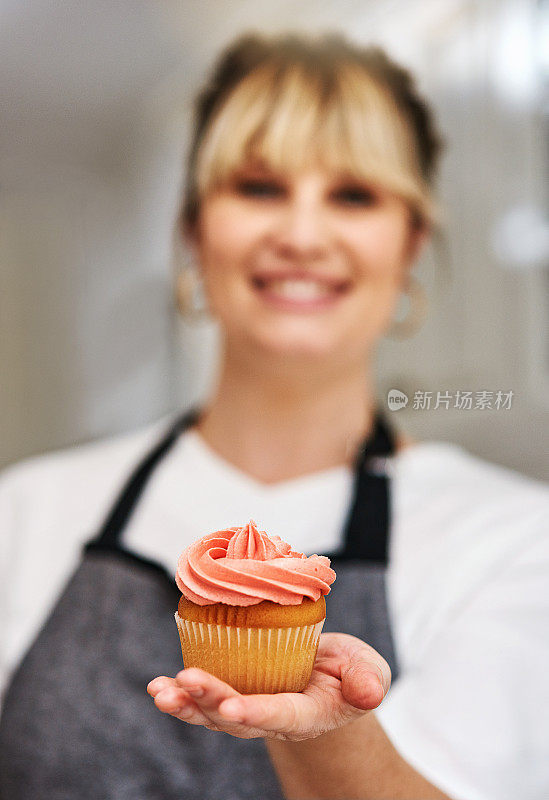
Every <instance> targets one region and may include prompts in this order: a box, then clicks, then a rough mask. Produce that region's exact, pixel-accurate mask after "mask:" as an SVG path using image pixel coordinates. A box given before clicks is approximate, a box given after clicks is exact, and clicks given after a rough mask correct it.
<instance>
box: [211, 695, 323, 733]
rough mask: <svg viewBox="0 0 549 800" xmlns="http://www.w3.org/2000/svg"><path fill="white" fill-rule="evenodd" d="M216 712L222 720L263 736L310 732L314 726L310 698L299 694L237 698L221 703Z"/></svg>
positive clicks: (239, 696)
mask: <svg viewBox="0 0 549 800" xmlns="http://www.w3.org/2000/svg"><path fill="white" fill-rule="evenodd" d="M219 711H220V713H221V714H222V715H223V716H224V717H225V718H226V719H231V720H233V721H235V722H239V723H241V724H242V725H246V726H248V727H250V728H256V729H258V730H262V731H264V732H265V734H270V733H278V732H281V731H283V732H284V733H285V734H289V735H290V734H294V733H298V730H299V729H301V728H303V729H308V730H309V729H311V728H313V727H314V726H315V723H316V719H315V718H316V714H317V711H316V709H315V707H314V703H313V701H312V700H311V698H310V697H307V696H306V695H303V694H286V693H282V694H255V695H238V697H234V698H228V699H226V700H223V702H222V703H221V705H220V706H219Z"/></svg>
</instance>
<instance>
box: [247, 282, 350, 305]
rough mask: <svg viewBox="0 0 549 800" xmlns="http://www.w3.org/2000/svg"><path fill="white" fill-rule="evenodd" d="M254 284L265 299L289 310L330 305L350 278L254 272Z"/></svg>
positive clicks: (345, 290)
mask: <svg viewBox="0 0 549 800" xmlns="http://www.w3.org/2000/svg"><path fill="white" fill-rule="evenodd" d="M252 285H253V287H254V289H255V290H256V291H257V292H258V293H259V294H260V295H261V298H262V299H263V300H264V301H266V302H267V303H269V304H270V305H273V306H275V307H277V308H280V309H284V310H288V311H315V310H321V309H325V308H329V307H330V306H333V305H334V304H335V303H337V302H338V301H339V300H340V298H341V297H342V296H343V295H344V294H346V292H347V291H348V289H349V287H350V283H349V282H348V281H341V280H329V279H326V278H318V279H317V278H312V277H294V276H290V277H279V276H276V277H265V276H254V277H253V278H252Z"/></svg>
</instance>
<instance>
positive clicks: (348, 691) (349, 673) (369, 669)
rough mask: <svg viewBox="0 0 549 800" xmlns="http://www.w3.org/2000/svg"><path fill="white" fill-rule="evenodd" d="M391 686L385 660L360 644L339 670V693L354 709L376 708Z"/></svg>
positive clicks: (368, 647)
mask: <svg viewBox="0 0 549 800" xmlns="http://www.w3.org/2000/svg"><path fill="white" fill-rule="evenodd" d="M390 685H391V669H390V667H389V665H388V664H387V662H386V661H385V659H384V658H383V657H382V656H380V655H379V653H378V652H377V651H376V650H374V649H373V647H370V646H369V645H367V644H364V643H361V646H360V647H358V648H357V649H356V650H355V652H354V653H353V654H352V655H351V657H350V658H349V661H348V663H347V664H346V665H345V666H343V667H342V669H341V693H342V694H343V697H344V698H345V700H346V701H347V702H348V703H349V704H350V705H352V706H354V707H355V708H359V709H361V710H363V711H369V710H371V709H373V708H377V707H378V705H379V704H380V703H381V701H382V700H383V698H384V697H385V695H386V694H387V692H388V691H389V686H390Z"/></svg>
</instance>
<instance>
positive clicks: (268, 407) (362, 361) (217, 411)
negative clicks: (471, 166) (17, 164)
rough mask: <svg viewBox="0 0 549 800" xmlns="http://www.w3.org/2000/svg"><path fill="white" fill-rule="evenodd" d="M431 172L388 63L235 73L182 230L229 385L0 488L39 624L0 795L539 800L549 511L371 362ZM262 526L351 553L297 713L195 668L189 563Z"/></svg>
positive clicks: (237, 64)
mask: <svg viewBox="0 0 549 800" xmlns="http://www.w3.org/2000/svg"><path fill="white" fill-rule="evenodd" d="M438 149H439V147H438V137H437V135H436V132H435V131H434V128H433V123H432V120H431V117H430V114H429V112H428V110H427V108H426V106H425V104H424V102H423V101H422V100H421V99H420V98H419V97H418V95H417V93H416V91H415V88H414V86H413V83H412V82H411V80H410V78H409V76H408V75H407V73H405V72H404V71H403V70H401V69H400V68H398V67H397V66H395V65H394V64H393V63H392V62H390V61H389V60H388V59H387V58H386V57H385V56H384V55H383V54H382V53H381V52H379V51H378V50H361V49H359V48H355V47H353V46H351V45H349V44H348V43H346V42H344V41H342V40H341V39H338V38H328V39H322V40H319V41H316V42H308V41H306V40H304V39H301V38H296V37H283V38H280V39H277V40H273V41H268V40H263V39H261V38H260V37H246V38H244V39H242V40H240V41H238V42H236V43H235V44H234V45H233V47H232V48H230V49H229V50H228V51H227V52H226V53H225V54H224V56H223V57H222V59H221V60H220V62H219V64H218V66H217V69H216V71H215V73H214V75H213V77H212V80H211V82H210V84H209V85H208V86H207V87H206V89H205V90H204V92H203V94H202V95H201V97H200V100H199V106H198V124H197V128H196V134H195V140H194V144H193V148H192V153H191V160H190V169H189V176H188V190H187V196H186V202H185V207H184V214H183V219H184V227H185V231H186V234H187V236H188V239H189V242H190V243H191V245H192V247H193V249H194V255H195V259H196V264H197V266H198V268H199V271H200V275H201V278H202V280H203V284H204V290H205V294H206V297H207V301H208V306H209V309H210V312H211V313H212V314H213V315H214V316H215V317H216V318H217V319H218V320H219V322H220V324H221V328H222V331H223V334H224V346H223V357H222V363H221V369H220V375H219V381H218V384H217V387H216V389H215V391H214V392H213V395H212V397H211V398H210V400H209V402H208V403H206V404H205V406H204V407H203V408H202V409H200V410H197V411H192V412H190V413H189V414H186V415H184V416H183V417H182V418H181V419H180V420H177V422H176V423H175V425H172V426H171V427H170V430H169V431H168V432H167V433H165V432H164V433H161V432H160V431H159V429H158V427H157V426H155V427H154V429H152V430H150V429H149V430H148V431H146V432H144V433H141V434H138V435H136V436H133V437H130V438H129V439H127V438H125V439H124V440H123V441H117V442H114V443H108V444H102V445H96V446H94V447H92V448H84V449H80V450H79V451H78V452H76V453H74V452H73V453H72V454H71V453H69V454H61V455H58V456H54V457H53V458H50V459H41V460H39V461H36V462H31V463H30V464H28V465H24V466H22V467H19V468H16V469H15V470H14V471H13V472H12V473H11V474H9V475H8V476H7V477H6V478H5V484H4V490H3V498H4V500H3V502H4V505H5V506H6V507H9V509H10V510H11V513H12V514H13V521H12V523H11V524H12V529H11V530H12V532H13V534H14V536H15V533H16V532H17V534H18V536H19V539H18V542H17V544H16V545H14V547H15V552H14V555H13V557H12V559H11V560H10V571H11V573H12V578H11V579H12V580H13V581H15V582H17V580H18V579H17V574H19V576H21V575H24V576H25V578H26V581H25V582H23V580H22V579H21V577H19V584H18V585H19V586H21V585H22V584H23V583H24V588H23V589H20V590H19V594H18V593H17V591H14V593H13V597H14V598H15V601H14V604H17V603H18V602H19V605H20V608H21V610H23V609H25V610H28V613H29V616H33V619H34V620H35V622H34V627H35V628H36V626H37V623H40V624H42V623H43V625H42V628H41V631H40V633H39V635H38V637H37V638H36V640H35V641H34V642H32V643H31V638H32V637H31V634H30V628H29V629H27V631H26V633H25V634H24V635H20V636H19V640H18V641H17V636H16V635H15V634H12V635H11V639H10V648H9V652H8V660H9V661H11V664H13V666H14V667H15V662H16V660H17V658H16V656H17V657H18V658H20V657H21V655H22V650H23V649H24V648H25V647H26V646H28V645H30V647H29V649H28V652H27V654H26V656H25V657H24V658H23V660H22V662H21V664H20V665H19V667H18V668H17V669H16V670H15V671H14V675H13V678H12V680H11V684H10V687H9V688H8V690H7V692H6V698H5V710H4V715H3V718H2V723H1V726H0V740H1V741H0V754H1V755H0V787H1V790H2V792H3V794H2V797H9V798H10V800H17V798H20V797H21V798H22V797H29V796H32V797H35V798H41V797H48V798H58V797H59V798H61V797H79V798H85V797H94V798H97V797H116V798H130V797H131V798H135V797H143V798H163V800H166V798H172V797H173V798H176V797H177V798H180V797H182V796H185V797H189V798H195V797H196V798H209V797H212V798H213V797H222V798H233V797H234V798H248V797H249V798H256V797H263V798H275V797H278V798H279V797H281V796H283V794H285V795H286V796H287V797H301V798H305V797H307V798H313V797H314V798H337V797H340V798H343V797H345V798H383V797H386V798H399V797H400V798H412V797H414V798H416V797H417V798H419V797H421V798H446V797H452V798H471V799H472V798H496V797H497V798H498V800H501V798H507V797H509V798H510V797H515V796H521V797H528V798H534V797H541V796H542V793H543V788H544V787H545V788H547V786H548V780H549V779H548V775H547V769H546V766H545V761H547V759H544V758H543V757H542V756H543V755H544V753H545V754H546V744H543V743H544V742H546V741H547V740H549V736H546V733H547V732H546V730H545V729H546V726H547V722H546V721H545V719H539V720H538V718H537V717H538V714H537V708H538V707H540V704H541V705H543V704H542V699H543V697H544V696H545V695H544V694H543V692H546V691H547V690H546V688H544V685H543V683H542V678H543V672H542V669H543V663H544V660H545V659H544V658H543V656H547V650H548V643H547V637H546V636H545V638H544V637H543V635H540V634H541V631H540V626H539V624H537V623H534V625H533V626H532V620H533V619H534V615H533V614H531V613H529V612H530V611H532V612H535V614H539V613H540V611H541V609H542V608H543V605H542V604H543V602H545V604H546V605H547V596H546V594H547V593H546V591H545V589H544V586H545V581H546V577H547V563H548V558H549V557H548V553H547V540H546V537H545V536H544V530H545V527H546V520H547V512H548V510H549V495H548V492H547V490H546V489H545V488H544V487H541V486H539V485H537V484H535V483H534V482H533V481H529V480H527V479H525V478H521V477H520V476H517V475H514V474H513V473H510V472H508V471H505V470H502V469H499V468H496V467H492V466H490V465H487V464H483V463H482V462H480V461H478V460H477V459H474V458H472V457H470V456H468V455H467V454H465V453H464V452H463V451H461V450H460V449H459V448H455V447H452V446H450V445H445V444H441V443H432V444H423V445H422V444H418V443H413V442H411V441H410V440H409V439H407V438H406V437H404V436H402V435H399V434H396V433H394V432H393V431H392V430H391V428H390V427H389V426H388V424H387V421H386V420H384V419H383V417H382V416H381V415H380V413H379V411H378V410H377V409H376V402H375V388H374V385H373V377H372V368H373V357H374V351H375V346H376V344H377V342H378V341H379V339H380V338H381V336H383V335H384V334H385V332H386V331H387V329H388V328H389V327H390V324H391V317H392V314H393V312H394V308H395V305H396V302H397V299H398V296H399V294H400V292H401V291H403V290H405V289H406V287H407V285H408V283H409V280H410V272H411V268H412V265H413V262H414V259H415V258H416V256H417V254H418V252H419V251H420V249H421V247H422V245H423V243H424V241H425V239H426V237H427V236H428V233H429V229H430V227H431V223H432V220H433V214H434V209H433V202H432V199H431V192H430V188H429V187H430V183H431V180H432V177H433V174H434V169H435V164H436V157H437V153H438ZM135 464H137V467H135ZM132 467H133V472H132ZM128 472H131V476H130V479H129V480H128V481H127V482H126V483H125V484H124V485H123V486H122V489H120V488H119V487H120V483H121V480H122V476H123V475H125V474H127V473H128ZM113 487H115V488H113ZM389 492H390V494H389ZM31 498H32V502H31ZM107 510H108V513H107V515H106V518H105V520H104V522H103V524H102V525H100V524H99V523H100V518H99V516H98V515H101V512H102V511H103V513H104V512H105V511H107ZM250 516H253V517H254V518H256V519H257V521H258V522H259V523H260V524H261V527H264V528H265V529H266V530H267V531H268V532H269V533H277V534H280V535H282V536H283V538H285V539H287V540H288V541H290V542H291V544H292V546H293V547H294V548H296V549H300V550H303V551H305V552H320V553H332V554H333V555H334V566H335V569H336V572H337V575H338V577H337V581H336V583H335V584H334V588H333V590H332V592H331V594H330V597H329V598H328V601H329V602H328V609H329V611H328V622H329V624H330V626H331V628H330V630H331V632H330V633H326V634H324V635H323V637H322V640H321V646H320V648H319V654H318V659H317V662H316V665H315V671H314V673H313V679H312V681H311V684H310V686H309V687H308V688H307V689H306V690H305V692H304V693H303V694H297V695H295V694H281V695H275V696H272V697H261V696H249V697H242V696H240V695H237V694H236V693H235V692H234V691H233V690H232V689H231V688H230V687H228V686H227V685H225V684H223V683H222V682H221V681H219V680H217V679H215V678H213V677H212V676H209V675H208V674H207V673H204V672H202V671H200V670H193V669H190V670H182V671H179V670H180V667H181V664H180V654H179V652H178V642H177V632H176V630H175V626H174V624H173V616H172V615H173V611H174V609H175V603H176V601H177V597H178V593H177V592H176V591H175V587H174V584H173V577H172V575H173V572H174V569H175V563H176V559H177V556H178V554H179V552H180V551H181V550H182V549H183V548H184V547H185V546H186V545H187V544H188V543H189V542H190V541H192V540H193V539H195V538H196V537H197V536H200V535H203V534H204V533H206V532H209V531H212V530H215V529H218V528H222V527H226V526H227V525H233V524H244V523H245V522H246V521H247V520H248V519H249V518H250ZM92 530H98V533H97V534H96V536H94V537H92V539H91V541H90V542H89V543H88V545H87V547H86V550H85V555H84V557H83V559H82V561H81V563H80V565H79V566H78V568H77V570H76V572H75V574H74V575H73V576H72V578H71V580H70V581H69V583H68V585H67V586H66V587H65V588H64V589H63V587H62V583H63V581H64V580H65V578H66V577H67V576H68V575H69V572H70V569H71V567H72V563H73V562H74V561H76V553H77V550H78V549H79V547H80V545H81V543H82V542H84V541H86V540H87V539H89V537H90V532H91V531H92ZM63 531H65V532H66V533H65V536H66V539H67V541H66V546H65V547H63V546H61V542H60V537H62V535H63V533H62V532H63ZM12 539H13V537H12ZM21 542H23V544H21ZM52 547H55V558H54V559H52V558H51V554H50V551H51V549H52ZM31 553H32V556H33V558H32V559H31V557H30V554H31ZM31 561H32V563H34V564H40V565H41V566H40V568H39V569H38V572H37V573H36V578H37V579H38V577H39V578H40V579H41V581H42V583H43V587H42V586H41V588H40V591H39V592H37V589H38V586H37V585H35V584H34V583H32V585H31V586H29V583H31V582H32V581H33V573H32V569H33V567H32V564H31ZM61 561H62V562H63V564H61ZM69 562H70V563H69ZM43 563H44V564H46V565H47V568H44V567H42V564H43ZM166 571H167V572H168V573H169V574H168V575H166ZM44 573H46V574H44ZM50 573H51V574H50ZM14 575H15V577H13V576H14ZM7 580H8V579H7V578H6V581H7ZM29 589H31V591H32V594H30V596H31V597H32V601H27V604H26V605H25V602H26V601H25V598H26V597H28V596H29ZM36 595H38V596H36ZM57 596H59V600H58V602H57V604H56V605H55V607H54V608H53V609H52V608H51V606H52V605H53V601H54V597H57ZM534 648H535V654H536V656H535V657H534V658H532V662H531V663H529V664H528V666H527V667H526V666H525V662H526V660H527V658H528V653H532V652H534ZM389 668H390V669H389ZM391 670H392V674H393V688H392V689H391V693H390V694H389V696H388V697H387V698H386V699H385V700H383V697H384V695H386V694H387V690H388V688H389V682H390V675H391ZM525 673H526V677H527V681H528V683H527V685H526V686H524V683H521V685H520V688H519V684H518V682H519V680H521V681H523V679H524V677H525ZM170 674H171V675H175V676H176V677H175V678H169V677H162V676H165V675H170ZM155 675H158V676H160V677H157V678H154V679H153V680H152V681H151V678H153V677H154V676H155ZM149 681H150V682H149ZM147 683H148V691H149V693H150V694H152V695H153V697H154V703H155V704H156V706H157V707H158V709H160V711H163V712H166V713H165V715H161V714H159V713H158V710H157V709H156V708H155V706H154V705H153V704H152V703H151V701H150V698H147V695H146V694H145V690H144V689H145V685H146V684H147ZM382 700H383V702H381V701H382ZM380 703H381V705H380ZM378 706H379V708H377V711H376V712H375V713H374V712H373V711H372V709H374V708H376V707H378ZM185 723H190V724H185ZM208 728H211V729H213V731H224V732H225V733H226V734H230V735H229V736H224V735H221V734H219V733H217V732H212V731H211V730H207V729H208Z"/></svg>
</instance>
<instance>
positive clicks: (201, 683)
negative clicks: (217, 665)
mask: <svg viewBox="0 0 549 800" xmlns="http://www.w3.org/2000/svg"><path fill="white" fill-rule="evenodd" d="M175 682H176V684H177V686H179V687H180V688H181V689H184V690H185V691H186V692H187V693H188V694H189V695H190V697H192V698H193V700H195V702H196V703H197V705H198V706H199V707H200V708H201V709H202V710H203V711H204V712H205V713H207V714H209V713H211V714H217V711H218V707H219V704H220V703H221V702H222V701H223V700H225V699H226V698H228V697H239V696H240V695H239V694H238V692H237V691H236V690H235V689H233V688H232V687H231V686H229V684H228V683H224V681H222V680H219V678H215V677H214V676H213V675H210V673H209V672H205V671H204V670H202V669H196V668H193V667H191V668H190V669H184V670H182V671H181V672H179V673H178V674H177V675H176V678H175Z"/></svg>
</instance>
